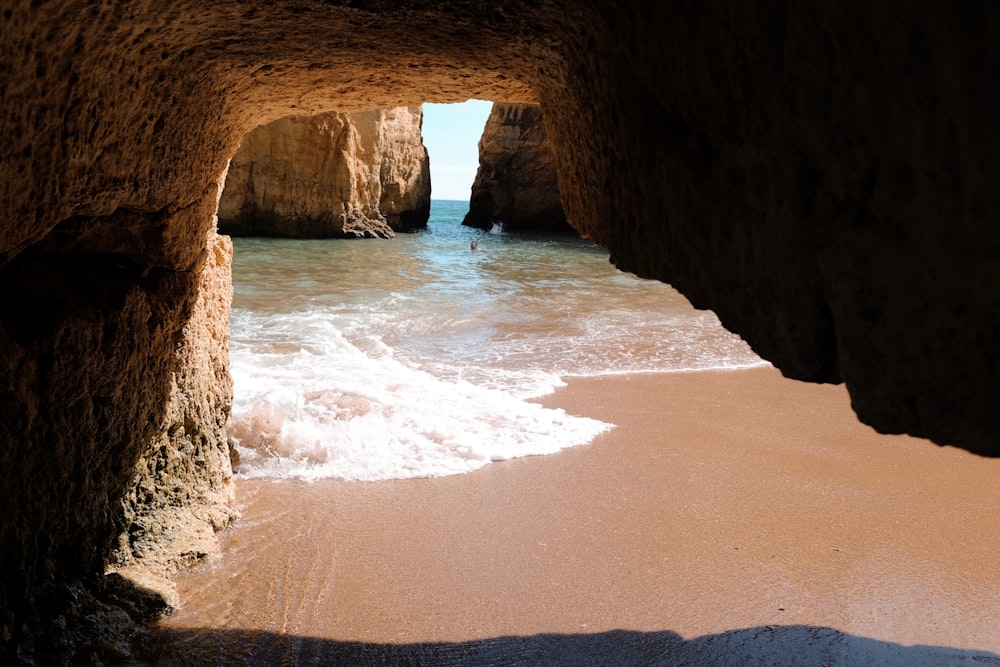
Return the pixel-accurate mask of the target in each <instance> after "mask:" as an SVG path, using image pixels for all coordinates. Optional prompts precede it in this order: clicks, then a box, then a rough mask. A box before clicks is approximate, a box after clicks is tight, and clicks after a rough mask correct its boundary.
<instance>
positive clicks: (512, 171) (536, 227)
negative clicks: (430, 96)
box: [462, 102, 574, 232]
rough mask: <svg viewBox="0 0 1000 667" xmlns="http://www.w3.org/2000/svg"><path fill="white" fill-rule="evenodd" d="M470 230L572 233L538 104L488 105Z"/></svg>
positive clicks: (470, 218) (472, 199)
mask: <svg viewBox="0 0 1000 667" xmlns="http://www.w3.org/2000/svg"><path fill="white" fill-rule="evenodd" d="M462 224H464V225H468V226H469V227H478V228H480V229H491V228H492V227H493V225H495V224H500V225H502V226H503V229H504V230H505V231H518V230H530V231H565V232H572V231H574V230H573V228H572V227H570V225H569V223H568V222H566V213H565V212H564V211H563V207H562V202H561V201H560V199H559V183H558V181H557V179H556V166H555V160H554V158H553V155H552V148H551V147H550V146H549V137H548V134H547V133H546V132H545V124H544V123H543V122H542V110H541V108H540V107H539V106H538V105H537V104H505V103H501V102H497V103H495V104H494V105H493V109H492V111H491V112H490V116H489V118H488V119H487V121H486V127H485V128H484V129H483V136H482V139H480V141H479V170H478V171H477V172H476V180H475V182H474V183H473V184H472V196H471V198H470V201H469V213H468V214H467V215H466V216H465V220H464V221H463V222H462Z"/></svg>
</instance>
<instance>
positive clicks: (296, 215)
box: [219, 106, 431, 238]
mask: <svg viewBox="0 0 1000 667" xmlns="http://www.w3.org/2000/svg"><path fill="white" fill-rule="evenodd" d="M422 118H423V112H422V110H421V108H420V107H419V106H412V107H399V108H396V109H388V110H375V111H362V112H357V113H351V114H348V113H325V114H320V115H317V116H308V117H296V116H293V117H289V118H282V119H280V120H276V121H273V122H271V123H268V124H266V125H263V126H261V127H258V128H256V129H255V130H253V131H252V132H250V133H249V134H248V135H247V136H246V137H245V138H244V139H243V142H242V144H241V146H240V149H239V151H237V153H236V155H235V157H233V160H232V162H231V163H230V165H229V175H228V177H227V179H226V187H225V189H224V191H223V193H222V199H221V200H220V202H219V228H220V229H221V231H223V232H224V233H226V234H231V235H234V236H282V237H290V238H330V237H339V238H356V237H363V236H368V237H374V236H378V237H391V236H392V235H393V232H394V231H404V232H405V231H412V230H414V229H417V228H420V227H425V226H426V225H427V217H428V216H429V215H430V204H431V180H430V167H429V163H428V159H427V149H426V148H425V147H424V145H423V141H422V139H421V136H420V125H421V121H422Z"/></svg>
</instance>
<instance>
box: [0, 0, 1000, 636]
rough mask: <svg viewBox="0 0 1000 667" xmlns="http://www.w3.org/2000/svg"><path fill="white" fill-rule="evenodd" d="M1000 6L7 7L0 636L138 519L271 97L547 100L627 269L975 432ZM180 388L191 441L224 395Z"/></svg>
mask: <svg viewBox="0 0 1000 667" xmlns="http://www.w3.org/2000/svg"><path fill="white" fill-rule="evenodd" d="M998 25H1000V22H998V20H997V17H996V11H995V10H994V9H992V8H991V7H989V6H987V4H983V5H982V6H979V7H972V6H961V7H955V6H951V5H947V4H946V3H935V2H931V1H929V0H927V1H925V2H914V3H908V4H907V6H906V7H903V8H901V7H895V6H894V7H892V8H889V7H885V8H882V7H875V8H872V7H865V8H857V9H855V8H854V7H849V6H836V7H834V6H828V5H827V3H820V2H799V3H786V4H783V5H779V6H775V7H774V8H767V9H765V8H762V7H761V6H760V5H759V4H757V3H753V2H747V1H745V0H714V1H712V2H680V3H648V2H641V1H640V0H616V1H614V2H608V1H598V0H583V1H580V2H571V3H564V2H560V1H558V0H542V1H541V2H526V1H523V0H508V1H504V2H492V3H487V2H482V1H480V0H462V1H460V2H452V3H428V2H423V1H422V0H398V1H395V2H393V1H389V0H342V1H329V0H327V1H324V0H281V1H278V2H233V1H229V0H221V1H220V2H214V3H208V4H206V3H197V2H191V1H189V0H182V1H179V2H173V3H169V4H168V5H164V4H163V3H161V2H153V1H152V0H136V1H130V2H124V1H115V0H103V1H101V2H94V3H83V2H74V1H72V0H15V1H14V2H10V3H7V5H6V7H5V8H4V9H3V11H2V15H0V51H2V54H3V55H2V58H0V89H2V90H3V96H2V102H0V136H2V137H3V142H2V145H0V301H2V304H0V325H2V326H0V368H2V369H3V377H4V378H5V380H6V383H5V385H4V386H3V387H2V388H0V413H2V417H0V447H2V454H0V470H2V472H0V475H2V479H0V493H2V500H0V512H2V515H3V518H2V519H0V543H2V558H3V563H2V571H3V574H2V575H0V576H2V578H3V579H2V582H0V585H2V595H3V598H4V599H6V600H7V608H8V609H9V610H13V611H11V612H8V613H7V614H6V615H5V616H4V620H3V621H2V625H3V628H5V633H7V631H8V630H9V629H10V628H12V627H15V626H16V623H17V621H16V619H17V618H20V617H22V616H23V615H24V614H25V613H28V612H26V611H25V610H26V609H28V610H30V609H31V608H37V605H38V600H39V599H41V598H39V595H41V593H39V591H44V590H50V589H51V588H52V586H53V585H54V584H55V582H57V581H62V580H66V579H68V578H72V577H80V576H86V575H88V574H91V573H93V572H96V571H98V570H99V569H100V567H101V564H102V562H103V561H104V559H106V558H107V556H108V553H109V552H110V551H112V550H113V548H114V547H115V540H116V536H118V535H120V534H121V533H122V530H123V529H128V528H129V525H128V518H127V516H125V515H124V514H123V511H122V503H123V500H126V499H127V497H128V496H129V494H134V493H137V491H136V488H134V487H130V485H131V484H132V483H133V480H134V474H133V473H134V471H135V469H136V467H137V466H142V465H144V462H148V461H149V460H151V459H150V457H151V456H152V454H151V452H153V451H154V450H155V449H156V445H155V443H157V442H159V440H160V439H161V437H162V436H163V432H164V428H166V427H167V426H166V425H168V424H169V423H171V422H170V418H169V414H170V412H171V410H172V408H171V405H172V404H171V392H172V391H174V390H173V389H172V387H173V386H174V385H176V384H177V382H178V378H183V377H185V372H186V371H185V370H184V369H185V368H188V366H185V365H184V363H185V362H183V361H182V360H181V359H180V357H181V356H182V355H180V354H179V350H182V349H183V348H184V345H185V344H186V343H185V342H186V341H187V340H190V337H191V334H190V328H189V324H190V322H191V320H192V313H195V312H197V309H198V308H199V307H201V306H199V305H198V304H199V302H198V295H199V289H198V286H199V284H200V281H201V280H202V272H203V269H204V267H206V266H209V265H211V261H210V258H211V257H212V254H211V253H213V252H215V251H216V249H217V245H216V242H215V241H214V240H213V239H212V236H211V230H212V228H213V225H214V220H213V214H214V211H215V205H216V199H217V196H218V189H219V183H220V179H221V177H222V175H223V173H224V171H225V167H226V162H227V160H228V159H229V156H231V155H232V154H233V153H234V152H235V149H236V146H237V144H238V142H239V139H240V137H241V136H242V135H243V134H244V133H245V132H247V131H248V130H249V129H251V128H252V127H254V126H255V125H257V124H260V123H263V122H266V121H269V120H272V119H275V118H278V117H280V116H284V115H288V114H298V113H301V114H313V113H318V112H322V111H327V110H339V111H360V110H366V109H372V108H377V107H383V108H389V107H397V106H403V105H407V104H415V103H420V102H424V101H434V102H450V101H459V100H464V99H466V98H469V97H478V98H484V99H494V100H501V101H509V102H540V103H541V105H542V107H543V109H544V110H545V119H546V127H547V130H548V132H549V135H550V137H551V138H552V142H553V147H554V150H555V154H556V160H557V168H558V173H559V177H560V188H561V190H562V193H563V196H564V199H565V204H566V210H567V215H568V218H569V220H570V221H571V222H572V224H573V225H574V226H576V227H577V228H578V229H579V230H580V231H581V232H583V233H584V234H587V235H589V236H591V237H593V238H594V239H596V240H597V241H598V242H600V243H601V244H603V245H606V246H607V247H608V248H609V249H610V251H611V256H612V260H613V261H614V262H615V263H616V264H617V265H618V266H619V267H620V268H622V269H623V270H627V271H633V272H635V273H637V274H639V275H642V276H646V277H653V278H658V279H661V280H665V281H667V282H670V283H672V284H673V285H674V286H675V287H677V288H678V289H679V290H681V291H682V292H683V293H685V294H686V295H687V296H688V297H689V298H690V299H691V300H692V302H693V303H694V304H695V305H696V306H698V307H702V308H712V309H713V310H715V311H716V312H717V313H718V314H719V316H720V319H721V320H722V322H723V323H724V324H725V325H726V326H727V327H729V328H731V329H733V330H734V331H737V332H739V333H740V334H742V335H743V336H744V337H745V338H746V339H747V340H748V341H749V342H750V343H751V345H752V346H753V347H754V348H755V349H756V350H757V351H758V352H759V353H760V354H762V355H763V356H764V357H766V358H768V359H770V360H772V361H773V362H774V363H775V364H776V365H777V366H779V367H780V368H781V369H782V371H783V372H784V373H785V374H786V375H788V376H789V377H793V378H798V379H802V380H809V381H815V382H839V381H844V382H846V383H847V386H848V388H849V390H850V392H851V395H852V398H853V403H854V407H855V410H856V412H857V413H858V415H859V417H860V418H861V419H862V420H863V421H865V422H867V423H869V424H871V425H873V426H874V427H875V428H877V429H879V430H883V431H887V432H909V433H912V434H915V435H920V436H924V437H927V438H930V439H932V440H935V441H936V442H939V443H951V444H955V445H958V446H961V447H965V448H967V449H970V450H972V451H975V452H979V453H984V454H991V455H997V454H998V453H1000V450H998V449H997V444H996V443H997V438H996V437H995V433H996V430H997V426H998V420H1000V418H998V414H1000V410H997V407H998V406H997V400H998V399H997V397H998V396H1000V386H998V378H1000V373H998V370H1000V369H998V364H1000V360H998V357H997V355H996V350H997V349H998V347H1000V346H998V342H1000V341H998V338H1000V290H998V289H996V286H997V285H998V284H1000V280H998V278H1000V275H998V274H1000V263H998V262H997V258H998V257H1000V227H998V226H997V224H996V220H997V218H998V216H997V213H998V207H1000V196H998V195H997V190H996V187H995V184H996V183H997V182H1000V178H998V176H1000V174H998V167H997V160H996V158H995V156H996V155H997V154H998V148H1000V146H998V132H997V128H996V122H995V112H996V109H997V108H998V105H997V103H996V102H997V99H996V97H997V95H998V93H997V91H1000V86H998V85H997V83H998V81H997V78H998V76H1000V74H998V73H1000V62H998V61H1000V52H998V51H997V49H995V48H993V46H992V45H993V44H995V43H996V42H997V38H998V37H1000V35H998V34H997V33H998V32H1000V28H998ZM216 372H218V373H221V374H222V375H225V372H224V369H222V370H218V369H216V370H212V371H211V373H216ZM223 381H224V380H223ZM192 386H200V385H198V384H197V383H194V384H193V385H192ZM193 391H194V392H195V393H198V392H200V390H199V389H194V390H193ZM195 399H196V400H195V401H194V403H195V404H197V405H196V406H193V407H191V406H189V408H185V411H183V415H184V416H182V417H181V418H180V421H181V426H183V429H180V428H175V430H174V434H173V435H174V436H176V437H181V436H179V435H177V434H179V433H180V432H181V430H183V431H184V436H183V438H187V439H186V440H185V439H183V438H182V439H181V440H178V441H177V442H179V443H181V447H182V449H183V447H187V446H188V445H190V447H191V449H190V451H188V450H185V453H184V455H183V456H182V457H181V459H182V461H181V462H180V463H178V465H181V467H184V466H187V465H188V464H187V463H183V461H195V459H196V458H197V451H199V450H198V447H199V446H200V445H205V444H206V443H209V444H211V439H212V437H213V436H212V434H213V433H217V430H216V427H217V420H218V419H221V418H224V416H225V410H226V405H225V395H224V391H223V392H221V393H216V394H213V395H211V396H209V395H207V394H205V395H201V394H199V396H196V397H195ZM202 399H204V400H202ZM198 406H201V407H198ZM197 415H201V417H200V419H201V420H202V421H200V422H199V421H198V419H196V418H195V416H197ZM184 443H187V444H184ZM199 443H200V445H199ZM184 457H194V458H184ZM192 465H194V464H192ZM220 465H222V466H223V467H224V465H223V464H220ZM195 467H196V466H195ZM183 496H184V492H183V490H180V489H179V490H177V494H176V500H177V502H184V498H183ZM171 502H173V500H171ZM33 605H34V607H33Z"/></svg>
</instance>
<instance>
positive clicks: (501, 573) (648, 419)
mask: <svg viewBox="0 0 1000 667" xmlns="http://www.w3.org/2000/svg"><path fill="white" fill-rule="evenodd" d="M544 403H545V404H547V405H549V406H553V407H555V406H557V407H562V408H565V409H566V410H567V412H570V413H572V414H578V415H583V416H589V417H595V418H598V419H602V420H605V421H609V422H612V423H614V424H617V427H616V428H615V429H613V430H612V431H610V432H608V433H607V434H605V435H602V436H600V437H599V438H598V439H597V440H595V441H594V442H593V443H591V444H590V445H586V446H583V447H578V448H574V449H570V450H566V451H563V452H561V453H559V454H555V455H551V456H544V457H532V458H526V459H518V460H513V461H507V462H501V463H496V464H492V465H490V466H487V467H486V468H484V469H481V470H479V471H476V472H473V473H470V474H466V475H459V476H453V477H444V478H437V479H417V480H399V481H391V482H378V483H344V482H337V481H324V482H316V483H312V484H308V483H302V482H290V481H282V482H276V481H275V482H272V481H243V482H240V483H239V484H238V497H239V499H240V509H241V511H242V513H243V518H242V519H241V520H240V521H238V522H237V523H236V524H235V525H234V526H233V527H232V528H231V529H229V530H227V531H226V532H225V533H224V535H223V541H224V544H223V549H224V551H223V555H222V556H221V557H218V558H215V559H214V560H213V561H212V562H209V563H206V564H204V565H202V566H199V567H197V568H194V569H192V570H191V571H188V572H185V573H182V574H181V575H180V576H179V577H178V578H177V585H178V588H179V590H180V594H181V598H182V600H183V601H184V606H183V608H182V609H180V610H178V611H177V612H175V613H174V614H173V615H172V616H170V617H168V618H166V619H165V620H164V621H162V622H161V623H160V624H159V626H158V628H157V637H158V639H159V642H160V645H159V646H158V647H156V648H155V649H154V651H155V652H157V653H158V657H159V659H160V661H161V662H162V663H163V664H181V663H187V664H314V663H322V664H429V665H430V664H448V665H480V664H495V665H511V664H525V665H528V664H532V665H533V664H553V665H563V664H568V665H589V664H609V665H617V664H628V665H653V664H664V665H671V664H679V663H685V664H702V665H716V664H734V665H735V664H748V663H763V664H815V665H820V664H824V663H825V664H830V665H852V664H900V665H903V664H905V665H910V664H963V663H964V662H965V661H967V660H969V659H970V658H972V657H974V656H975V657H977V659H978V660H980V661H988V662H987V664H1000V630H998V628H1000V620H998V619H1000V567H998V564H1000V518H998V515H997V506H998V502H1000V460H988V459H981V458H977V457H975V456H972V455H970V454H967V453H965V452H961V451H959V450H955V449H952V448H940V447H937V446H935V445H932V444H931V443H929V442H926V441H923V440H917V439H912V438H908V437H903V436H884V435H879V434H876V433H875V432H874V431H872V430H871V429H869V428H868V427H865V426H863V425H861V424H859V423H858V422H857V421H856V419H855V418H854V416H853V413H851V411H850V408H849V400H848V397H847V394H846V391H845V390H844V389H843V388H842V387H833V386H819V385H809V384H803V383H797V382H792V381H789V380H785V379H783V378H781V377H780V376H779V375H778V373H777V372H776V371H774V370H773V369H770V368H759V369H752V370H745V371H728V372H700V373H681V374H670V375H633V376H618V377H605V378H588V379H573V380H570V384H569V386H568V387H567V388H565V389H562V390H560V391H558V392H557V393H556V394H554V395H552V396H550V397H547V398H546V399H545V400H544Z"/></svg>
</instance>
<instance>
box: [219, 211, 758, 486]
mask: <svg viewBox="0 0 1000 667" xmlns="http://www.w3.org/2000/svg"><path fill="white" fill-rule="evenodd" d="M467 209H468V203H467V202H464V201H442V200H435V201H433V202H432V205H431V217H430V220H429V222H428V227H427V230H426V231H422V232H418V233H415V234H400V235H397V236H396V238H394V239H391V240H382V239H366V240H290V239H257V238H236V239H234V240H233V245H234V248H235V250H234V257H233V283H234V298H233V309H232V315H231V328H232V334H231V340H230V355H231V368H232V374H233V379H234V383H235V399H234V405H233V415H232V419H231V422H230V429H229V430H230V437H231V438H232V440H233V441H234V442H235V444H236V446H237V451H238V452H239V454H240V462H239V464H238V465H237V466H236V473H237V475H238V476H239V477H242V478H257V477H271V478H297V479H305V480H315V479H321V478H337V479H344V480H365V481H374V480H384V479H397V478H411V477H432V476H440V475H450V474H457V473H463V472H468V471H471V470H474V469H476V468H479V467H481V466H483V465H487V464H489V463H490V462H492V461H500V460H506V459H511V458H514V457H520V456H528V455H539V454H549V453H553V452H557V451H559V450H561V449H564V448H567V447H574V446H579V445H584V444H586V443H588V442H590V441H591V440H592V439H593V438H594V437H595V436H597V435H598V434H600V433H602V432H604V431H606V430H607V429H610V428H614V425H613V424H609V423H605V422H601V421H597V420H594V419H590V418H585V417H579V416H574V415H569V414H566V413H565V412H564V411H562V410H556V409H549V408H544V407H542V406H541V405H539V404H538V403H537V402H534V401H532V400H531V399H534V398H538V397H540V396H544V395H546V394H549V393H551V392H552V391H553V390H554V389H556V388H557V387H560V386H563V384H564V382H563V378H566V377H570V376H601V375H611V374H632V373H660V372H682V371H693V370H707V369H726V368H746V367H751V366H758V365H766V362H764V361H762V360H761V359H760V358H759V357H757V356H756V355H755V354H754V353H753V352H752V351H751V350H750V349H749V347H748V346H747V345H746V344H745V343H744V342H743V341H742V340H741V339H740V338H739V337H737V336H735V335H734V334H731V333H729V332H727V331H725V330H724V329H723V328H722V327H721V325H720V324H719V322H718V319H717V318H716V317H715V315H714V314H713V313H711V312H708V311H697V310H695V309H694V308H692V307H691V305H690V304H689V303H688V301H687V300H686V299H685V298H684V297H683V296H681V295H680V294H678V293H677V292H676V291H675V290H674V289H672V288H671V287H669V286H668V285H665V284H662V283H658V282H655V281H649V280H642V279H639V278H636V277H634V276H631V275H628V274H625V273H622V272H620V271H618V270H617V269H615V268H614V267H613V266H612V265H611V264H610V263H609V261H608V253H607V251H606V250H604V249H602V248H600V247H598V246H596V245H595V244H593V243H591V242H589V241H587V240H584V239H580V238H577V237H575V236H572V235H547V234H537V235H523V234H518V235H514V234H505V233H503V231H502V230H501V229H499V228H496V229H494V230H491V231H490V232H489V233H487V232H484V231H482V230H477V229H472V228H468V227H462V225H461V221H462V217H463V216H464V215H465V213H466V211H467ZM473 241H475V242H476V243H477V244H478V249H476V250H472V249H471V244H472V242H473Z"/></svg>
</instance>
